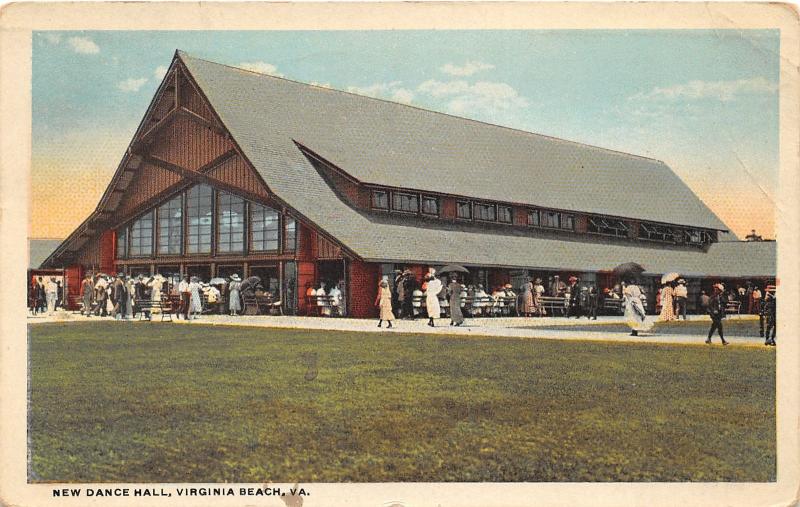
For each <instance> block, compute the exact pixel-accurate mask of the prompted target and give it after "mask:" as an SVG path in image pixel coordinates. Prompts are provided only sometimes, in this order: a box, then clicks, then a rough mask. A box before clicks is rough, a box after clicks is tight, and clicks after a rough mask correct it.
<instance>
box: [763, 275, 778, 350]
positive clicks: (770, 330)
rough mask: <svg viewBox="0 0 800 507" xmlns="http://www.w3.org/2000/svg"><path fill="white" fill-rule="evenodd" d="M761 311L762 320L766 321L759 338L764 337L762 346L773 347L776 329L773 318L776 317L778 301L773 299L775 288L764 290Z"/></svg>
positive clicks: (770, 287) (769, 287)
mask: <svg viewBox="0 0 800 507" xmlns="http://www.w3.org/2000/svg"><path fill="white" fill-rule="evenodd" d="M763 300H764V301H763V304H762V307H763V310H762V311H761V313H762V315H763V318H764V320H765V321H766V328H762V329H764V331H765V332H764V333H762V335H761V336H763V337H764V345H771V346H773V347H774V346H775V333H776V329H777V325H776V321H775V317H776V315H777V303H778V300H777V299H776V298H775V287H772V286H768V287H767V288H766V289H765V290H764V298H763Z"/></svg>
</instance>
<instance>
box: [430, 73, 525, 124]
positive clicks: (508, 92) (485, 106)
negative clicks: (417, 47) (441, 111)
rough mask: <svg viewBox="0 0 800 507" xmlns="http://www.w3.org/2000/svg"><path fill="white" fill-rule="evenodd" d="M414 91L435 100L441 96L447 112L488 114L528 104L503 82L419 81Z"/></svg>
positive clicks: (470, 114) (469, 114) (523, 106)
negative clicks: (420, 82) (444, 101)
mask: <svg viewBox="0 0 800 507" xmlns="http://www.w3.org/2000/svg"><path fill="white" fill-rule="evenodd" d="M417 91H418V92H420V93H422V94H425V95H429V96H431V97H433V98H437V99H445V100H446V101H447V102H446V104H445V106H446V108H447V110H448V111H450V112H451V113H453V114H457V115H467V116H472V115H474V114H478V115H490V116H494V115H497V114H498V113H502V112H506V111H513V110H515V109H522V108H526V107H528V105H529V103H528V99H526V98H525V97H523V96H521V95H520V94H519V93H518V92H517V90H515V89H514V88H513V87H512V86H511V85H509V84H507V83H497V82H490V81H478V82H477V83H474V84H470V83H468V82H466V81H461V80H457V81H447V82H443V81H437V80H434V79H430V80H428V81H425V82H424V83H422V84H420V85H419V86H418V87H417Z"/></svg>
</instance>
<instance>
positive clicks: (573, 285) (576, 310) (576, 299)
mask: <svg viewBox="0 0 800 507" xmlns="http://www.w3.org/2000/svg"><path fill="white" fill-rule="evenodd" d="M567 312H568V313H567V317H573V316H574V317H575V318H576V319H580V318H581V288H580V287H578V277H575V276H571V277H569V309H568V310H567Z"/></svg>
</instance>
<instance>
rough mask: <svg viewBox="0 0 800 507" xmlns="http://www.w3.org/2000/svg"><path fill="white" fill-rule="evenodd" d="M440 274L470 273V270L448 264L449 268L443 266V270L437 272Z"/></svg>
mask: <svg viewBox="0 0 800 507" xmlns="http://www.w3.org/2000/svg"><path fill="white" fill-rule="evenodd" d="M436 271H437V272H438V273H453V272H457V273H469V270H468V269H467V268H465V267H464V266H459V265H458V264H448V265H447V266H442V267H441V268H439V269H437V270H436Z"/></svg>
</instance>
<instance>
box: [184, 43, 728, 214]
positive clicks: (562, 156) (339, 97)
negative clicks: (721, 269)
mask: <svg viewBox="0 0 800 507" xmlns="http://www.w3.org/2000/svg"><path fill="white" fill-rule="evenodd" d="M178 55H179V57H180V58H181V60H182V61H183V62H184V63H185V64H186V67H187V68H188V69H189V71H190V73H191V74H192V76H193V77H194V79H195V80H196V82H197V83H198V84H199V85H200V87H201V88H202V90H203V92H204V93H205V94H206V96H207V97H208V98H209V100H210V101H211V102H212V105H213V107H214V108H215V109H216V111H217V113H218V114H219V115H220V116H221V117H222V119H223V121H224V123H225V124H226V126H227V127H228V128H229V129H231V131H235V132H232V133H233V134H234V136H235V137H236V139H237V140H239V142H240V144H241V143H244V144H247V145H248V147H247V148H245V147H244V146H242V148H243V149H245V151H248V155H249V156H252V157H251V161H252V162H253V163H255V164H256V165H257V166H259V169H260V170H262V172H270V171H271V172H272V173H274V174H271V176H272V178H276V177H281V175H279V174H277V171H275V170H274V169H272V170H270V169H268V168H270V167H272V168H275V167H276V161H275V156H276V155H277V156H289V157H290V158H294V157H292V155H294V154H295V153H294V152H296V148H295V147H294V146H293V143H292V141H298V142H300V143H301V144H303V145H304V146H307V147H308V148H309V149H310V150H312V151H313V152H315V153H317V154H319V155H320V156H322V157H323V158H325V159H326V160H328V161H330V162H332V163H333V164H335V165H336V166H338V167H339V168H341V169H343V170H344V171H346V172H347V173H349V174H350V175H351V176H353V177H355V178H356V179H357V180H360V181H361V182H364V183H373V184H380V185H387V186H393V187H405V188H414V189H424V190H428V191H433V192H441V193H448V194H456V195H464V196H470V197H474V198H476V199H486V200H494V201H506V202H516V203H523V204H530V205H534V206H541V207H546V208H555V209H562V210H571V211H580V212H586V213H595V214H601V215H610V216H616V217H625V218H634V219H641V220H649V221H655V222H661V223H667V224H674V225H685V226H692V227H704V228H710V229H718V230H727V229H728V228H727V227H726V225H725V224H724V223H723V222H722V221H721V220H720V219H719V218H717V217H716V215H714V213H713V212H712V211H711V210H710V209H709V208H708V207H707V206H706V205H705V204H704V203H703V202H702V201H701V200H700V199H699V198H698V197H697V196H696V195H695V194H694V193H693V192H692V191H691V190H690V189H689V188H688V187H687V186H686V184H684V183H683V181H681V179H680V178H678V177H677V176H676V175H675V173H673V172H672V170H671V169H670V168H669V167H667V166H666V164H664V163H663V162H661V161H658V160H653V159H650V158H645V157H640V156H636V155H630V154H626V153H620V152H616V151H611V150H607V149H603V148H597V147H594V146H588V145H585V144H580V143H575V142H571V141H565V140H562V139H556V138H552V137H547V136H543V135H539V134H533V133H530V132H523V131H520V130H515V129H510V128H506V127H500V126H496V125H490V124H486V123H482V122H478V121H474V120H469V119H466V118H459V117H455V116H451V115H447V114H442V113H437V112H432V111H428V110H424V109H420V108H417V107H412V106H408V105H404V104H398V103H394V102H388V101H385V100H379V99H374V98H370V97H364V96H360V95H354V94H351V93H346V92H342V91H337V90H332V89H328V88H323V87H317V86H312V85H308V84H304V83H298V82H295V81H290V80H287V79H283V78H277V77H272V76H267V75H263V74H258V73H255V72H250V71H246V70H242V69H237V68H234V67H229V66H225V65H221V64H218V63H213V62H209V61H205V60H201V59H197V58H193V57H190V56H188V55H187V54H185V53H182V52H179V53H178ZM262 161H263V164H261V162H262ZM265 179H267V180H268V178H267V175H265Z"/></svg>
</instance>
